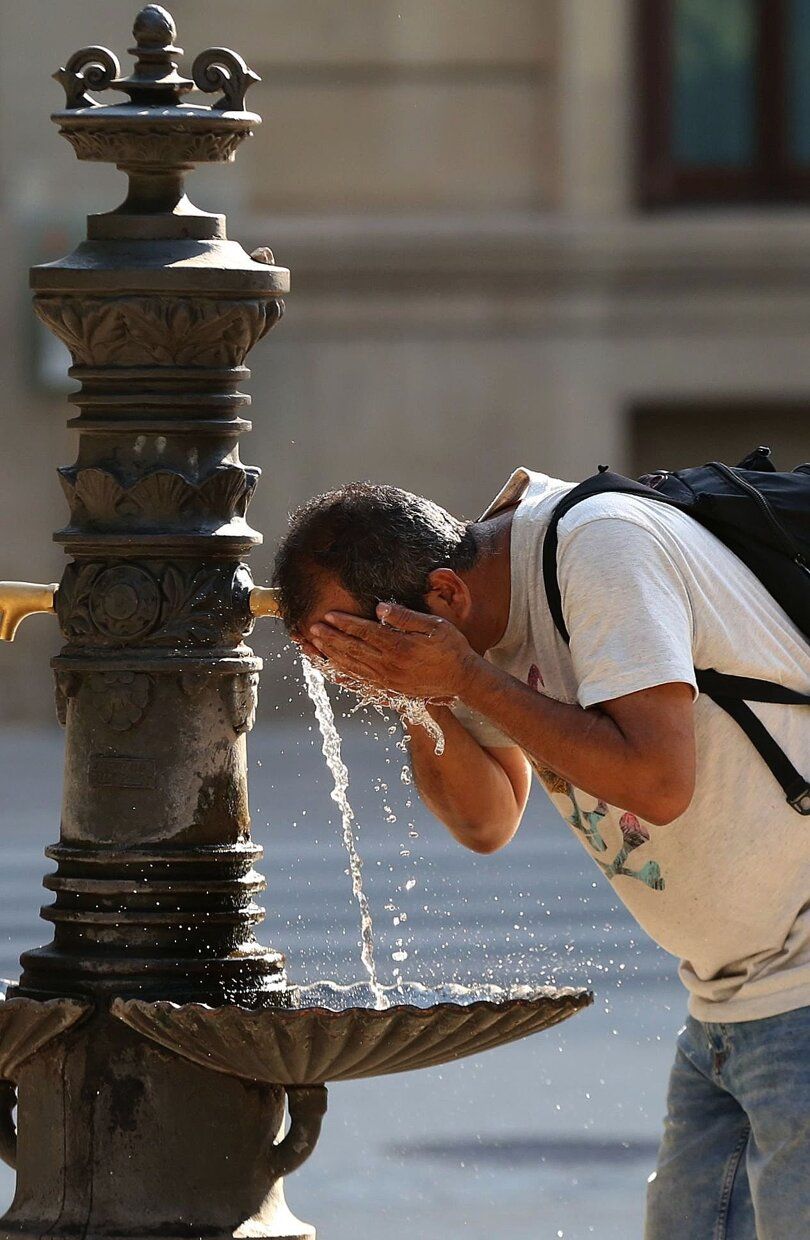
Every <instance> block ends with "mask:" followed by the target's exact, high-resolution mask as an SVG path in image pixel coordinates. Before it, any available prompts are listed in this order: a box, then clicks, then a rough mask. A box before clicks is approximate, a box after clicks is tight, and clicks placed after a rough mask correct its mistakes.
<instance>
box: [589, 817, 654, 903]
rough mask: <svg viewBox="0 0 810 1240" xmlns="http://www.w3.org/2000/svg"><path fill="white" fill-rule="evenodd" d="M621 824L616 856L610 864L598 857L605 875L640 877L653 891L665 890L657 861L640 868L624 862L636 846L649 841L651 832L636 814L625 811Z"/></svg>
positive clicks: (609, 876)
mask: <svg viewBox="0 0 810 1240" xmlns="http://www.w3.org/2000/svg"><path fill="white" fill-rule="evenodd" d="M619 826H620V828H621V832H622V839H623V840H624V843H623V844H622V846H621V848H620V849H619V851H618V852H617V853H616V856H615V857H614V858H613V860H612V862H611V863H610V865H604V864H603V862H601V861H599V860H598V859H597V861H596V864H597V865H598V866H599V869H600V870H601V871H602V873H603V874H604V875H605V877H606V878H615V877H616V875H617V874H623V875H624V876H625V878H638V879H640V880H641V882H642V883H646V884H647V886H648V887H652V889H653V891H663V890H664V887H665V883H664V879H663V877H662V876H661V867H660V865H659V864H658V862H657V861H647V862H645V864H644V865H643V866H642V867H641V869H640V870H630V869H628V868H627V866H626V865H625V864H624V863H625V861H626V860H627V858H628V857H629V855H630V853H631V852H632V851H633V849H634V848H641V845H642V844H646V843H648V842H649V839H650V833H649V831H648V830H647V828H646V827H645V826H643V825H642V824H641V823H640V822H639V820H638V818H636V816H635V814H631V813H625V814H622V816H621V818H620V819H619Z"/></svg>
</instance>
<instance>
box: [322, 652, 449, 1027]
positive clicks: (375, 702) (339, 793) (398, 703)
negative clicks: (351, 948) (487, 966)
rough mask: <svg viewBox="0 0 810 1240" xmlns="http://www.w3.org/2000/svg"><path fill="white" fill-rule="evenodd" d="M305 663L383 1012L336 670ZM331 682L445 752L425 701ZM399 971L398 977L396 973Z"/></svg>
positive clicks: (385, 1002)
mask: <svg viewBox="0 0 810 1240" xmlns="http://www.w3.org/2000/svg"><path fill="white" fill-rule="evenodd" d="M301 665H302V667H303V671H304V684H305V686H306V690H307V693H308V695H309V698H310V700H311V702H312V704H313V706H314V708H315V717H316V719H317V721H318V728H319V729H320V733H321V740H322V753H323V756H324V758H325V759H326V765H327V766H328V767H329V770H330V772H331V775H332V780H333V785H334V786H333V788H332V792H331V794H330V795H331V797H332V800H333V801H334V802H335V804H336V805H337V807H338V809H339V810H340V815H341V820H342V829H343V843H344V845H345V846H346V852H347V854H348V857H349V873H350V875H351V880H352V893H353V895H354V898H355V899H356V901H357V904H358V906H359V909H360V959H361V960H362V962H363V967H364V969H365V970H366V973H367V974H368V978H369V985H370V988H371V993H372V995H373V996H374V1002H375V1007H377V1008H378V1009H384V1008H387V1007H389V1006H390V1000H389V999H388V996H387V995H386V993H385V990H384V989H383V987H382V986H381V984H380V981H379V978H378V977H377V966H376V963H375V960H374V926H373V921H372V916H371V908H370V906H369V902H368V897H367V896H366V893H365V892H364V890H363V860H362V858H361V856H360V853H359V851H358V848H357V837H356V834H355V816H354V810H353V809H352V807H351V804H350V802H349V796H348V792H349V771H348V767H347V766H346V763H345V762H344V761H343V756H342V752H341V744H340V733H339V732H338V729H337V724H336V723H335V716H334V712H333V710H332V703H331V702H330V701H329V694H328V692H327V689H326V680H325V677H324V672H326V673H327V674H329V673H330V672H331V671H332V669H331V668H330V667H329V665H328V663H326V661H324V662H323V666H321V665H320V663H319V664H318V665H316V663H315V662H314V661H313V660H311V659H308V658H307V656H306V655H302V656H301ZM332 678H333V679H335V680H336V681H337V683H338V684H340V686H341V688H343V689H348V690H350V691H351V692H353V693H354V694H355V695H356V696H357V697H358V698H359V699H360V701H359V705H371V706H374V707H375V708H376V709H377V710H380V711H382V710H385V709H392V710H397V711H399V713H400V714H401V716H402V718H403V721H404V722H406V723H407V725H409V726H413V725H414V724H415V725H417V726H419V727H423V728H425V729H426V731H427V732H428V733H429V735H430V736H431V738H432V740H433V742H434V744H435V747H436V753H437V754H440V753H442V752H443V751H444V734H443V732H442V730H441V728H440V727H439V725H438V723H436V721H435V719H433V717H432V715H431V714H430V713H429V711H428V709H427V703H426V702H420V701H418V700H416V699H411V698H400V697H396V698H394V697H391V696H390V695H386V694H383V693H381V692H379V691H377V690H376V689H374V688H373V687H371V686H368V685H363V684H362V682H351V683H349V682H348V681H347V680H346V678H345V677H340V678H338V677H336V676H334V675H333V676H332ZM406 769H407V768H406ZM402 855H403V856H408V855H409V854H408V853H407V851H406V852H404V853H402ZM407 954H408V953H407V952H405V951H398V952H395V953H394V959H395V960H405V959H407ZM396 972H397V974H399V970H398V969H397V971H396Z"/></svg>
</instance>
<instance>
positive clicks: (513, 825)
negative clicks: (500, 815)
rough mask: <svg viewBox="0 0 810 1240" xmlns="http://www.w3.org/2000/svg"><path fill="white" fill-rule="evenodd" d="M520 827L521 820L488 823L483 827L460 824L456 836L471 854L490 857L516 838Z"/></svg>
mask: <svg viewBox="0 0 810 1240" xmlns="http://www.w3.org/2000/svg"><path fill="white" fill-rule="evenodd" d="M519 825H520V820H519V819H518V820H517V821H516V822H503V823H491V822H488V823H486V824H484V825H483V826H473V825H472V824H460V825H459V826H458V827H457V829H456V832H455V834H456V838H457V839H459V840H460V841H461V843H462V844H463V845H464V847H465V848H468V849H469V850H470V852H474V853H479V854H480V855H481V856H490V855H491V854H492V853H496V852H499V851H500V849H502V848H505V847H506V845H507V844H508V843H509V841H510V840H511V839H513V838H514V836H515V832H516V831H517V829H518V827H519Z"/></svg>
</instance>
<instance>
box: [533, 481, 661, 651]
mask: <svg viewBox="0 0 810 1240" xmlns="http://www.w3.org/2000/svg"><path fill="white" fill-rule="evenodd" d="M610 492H613V493H615V494H619V495H640V496H642V497H643V498H644V499H654V500H657V501H658V502H659V503H661V504H669V505H670V507H674V508H678V507H680V505H679V504H678V502H677V501H676V500H672V499H670V498H669V497H668V496H666V495H661V494H660V493H659V492H658V491H654V490H653V488H652V487H648V486H645V484H644V483H643V482H636V481H635V479H634V478H625V477H623V476H622V475H621V474H614V473H612V472H611V471H610V470H608V469H600V471H599V473H598V474H593V475H592V476H591V477H590V478H586V479H585V481H584V482H580V483H579V485H578V486H575V487H574V488H573V489H572V490H571V491H568V492H566V494H565V495H564V496H563V497H562V499H561V500H560V501H559V503H558V504H556V505H555V507H554V511H553V512H552V514H551V520H550V521H549V523H548V528H547V529H546V533H545V537H544V539H543V585H544V586H545V591H546V599H547V601H548V609H549V611H550V612H551V618H552V620H553V621H554V627H555V628H556V630H557V632H558V633H559V635H560V637H561V638H562V639H563V641H564V642H565V644H566V645H568V644H569V643H570V640H571V635H570V633H569V632H568V627H567V625H566V623H565V616H564V615H563V609H562V596H561V595H560V583H559V581H558V579H557V541H558V538H557V526H558V525H559V523H560V521H561V520H562V518H563V517H564V516H565V514H566V513H567V512H570V511H571V509H572V508H575V507H576V505H577V504H581V503H582V501H583V500H585V499H590V497H591V496H592V495H604V494H606V493H610Z"/></svg>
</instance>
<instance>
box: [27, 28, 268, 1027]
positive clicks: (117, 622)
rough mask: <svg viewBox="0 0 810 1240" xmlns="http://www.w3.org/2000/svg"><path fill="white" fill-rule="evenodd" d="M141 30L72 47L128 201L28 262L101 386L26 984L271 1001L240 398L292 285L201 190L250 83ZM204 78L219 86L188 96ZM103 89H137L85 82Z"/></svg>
mask: <svg viewBox="0 0 810 1240" xmlns="http://www.w3.org/2000/svg"><path fill="white" fill-rule="evenodd" d="M133 33H134V36H135V40H136V47H135V48H133V49H132V51H133V54H134V55H135V56H136V58H137V59H136V63H135V67H134V70H133V72H132V74H131V75H130V76H129V77H122V76H121V74H120V70H119V66H118V63H117V61H116V59H115V57H114V56H113V55H112V53H110V52H108V51H106V50H105V49H103V48H96V47H92V48H87V49H85V50H83V51H80V52H77V53H76V54H75V55H74V56H72V57H71V58H70V60H69V61H68V62H67V65H66V67H65V68H64V69H62V70H60V72H59V73H58V74H57V75H56V77H57V78H58V79H59V80H60V82H61V83H62V85H63V86H64V87H65V90H66V94H67V106H66V107H65V109H64V110H62V111H61V112H57V113H56V114H55V115H54V118H53V119H54V121H56V123H57V124H58V125H59V130H60V133H61V134H62V135H63V136H64V137H65V138H66V139H67V140H68V141H69V142H70V144H71V145H72V147H73V148H74V150H75V152H76V154H77V156H78V157H79V159H82V160H93V161H102V162H107V163H115V164H117V166H118V167H119V168H120V169H121V170H122V171H124V172H126V173H127V175H128V176H129V193H128V195H127V197H126V200H125V201H124V202H123V203H122V204H121V206H120V207H118V208H117V209H116V210H114V211H110V212H108V213H107V214H104V215H95V216H91V217H90V219H89V220H88V235H87V240H86V241H83V242H82V243H81V244H80V245H79V246H78V247H77V249H76V250H75V251H74V252H73V253H72V254H70V255H68V256H67V257H66V258H63V259H60V260H59V261H57V262H53V263H48V264H46V265H44V266H41V267H35V268H34V269H33V271H32V273H31V283H32V287H33V289H34V292H35V297H34V306H35V309H36V312H37V314H38V315H39V317H40V318H41V319H42V321H43V322H44V323H45V324H46V326H48V327H49V328H50V329H51V330H52V331H53V332H55V334H56V335H57V336H59V337H60V338H61V339H62V340H63V341H64V342H65V344H66V345H67V346H68V348H69V350H70V352H71V355H72V358H73V363H74V364H73V367H72V369H71V375H72V376H73V377H74V378H75V379H77V380H78V381H79V383H80V384H81V387H80V389H79V391H78V392H76V394H75V395H73V396H71V398H70V399H71V400H72V402H73V403H74V404H75V405H76V406H77V407H78V410H79V414H78V416H77V417H75V418H74V419H73V420H72V421H71V422H70V423H69V425H70V426H72V427H74V428H75V429H76V431H78V436H79V448H78V457H77V460H76V463H75V464H74V465H70V466H68V467H66V468H64V469H60V471H59V476H60V481H61V483H62V486H63V488H64V491H65V494H66V496H67V500H68V503H69V505H70V519H69V521H68V523H67V525H66V527H65V528H64V529H63V530H61V531H60V532H59V533H58V534H57V535H56V539H57V541H58V542H60V543H61V544H62V545H63V546H64V548H65V551H66V552H67V554H68V555H69V556H70V557H71V558H70V561H69V563H68V565H67V568H66V569H65V573H64V576H63V578H62V581H61V582H60V584H59V588H58V592H57V594H56V610H57V614H58V617H59V623H60V626H61V630H62V633H63V636H64V638H65V642H66V645H65V646H64V648H63V650H62V652H61V654H60V655H59V656H58V658H57V659H56V660H55V661H54V668H55V674H56V697H57V710H58V712H59V717H60V719H61V721H62V722H63V723H64V724H65V725H66V729H67V731H66V744H67V754H66V764H65V786H64V805H63V813H62V830H61V839H60V842H59V844H57V845H56V846H54V847H53V848H52V849H51V850H49V855H50V856H51V857H52V859H53V860H54V861H55V862H56V863H57V872H56V874H55V875H53V876H51V877H49V878H48V879H47V880H46V886H47V887H48V888H49V889H50V890H51V891H53V892H55V895H56V899H55V902H54V903H53V904H52V905H51V906H50V907H49V908H47V909H46V910H44V913H43V916H45V917H46V919H47V920H49V921H51V922H53V924H54V939H53V943H52V944H51V945H50V946H49V947H45V948H42V949H40V950H38V951H33V952H28V953H26V955H25V956H24V958H23V968H24V972H23V976H22V979H21V982H20V991H19V993H20V994H25V995H31V996H37V997H40V996H47V995H65V994H78V995H81V994H85V993H92V994H99V993H101V992H114V993H115V994H118V995H120V994H133V995H134V994H139V995H150V994H154V995H159V996H160V997H161V998H169V997H172V998H177V999H192V998H193V999H196V1000H199V1001H205V1002H213V1003H216V1002H221V1001H222V1000H223V999H225V998H226V997H227V998H229V999H233V1000H235V1001H237V1002H251V1003H253V1002H256V1001H257V1000H258V999H260V998H261V997H262V996H267V995H268V994H271V993H272V992H273V991H274V990H277V989H278V987H279V985H280V983H281V982H282V980H283V968H284V961H283V958H282V957H281V956H280V955H279V954H278V953H277V952H275V951H272V950H270V949H267V948H263V947H260V946H259V945H258V943H257V942H256V940H255V938H254V935H253V928H254V926H255V925H256V923H257V922H258V921H260V920H261V917H262V911H261V910H260V909H259V908H258V906H257V905H256V903H255V902H254V897H255V896H256V894H257V893H258V892H259V891H260V890H261V889H262V887H263V883H262V880H261V878H260V876H259V875H258V874H257V873H256V871H255V870H254V868H253V863H254V862H255V861H256V859H257V857H258V856H259V850H258V849H257V848H256V847H255V846H254V845H253V844H252V843H251V839H250V818H249V814H248V802H247V782H246V769H245V733H246V732H247V731H248V729H249V728H250V727H251V725H252V722H253V717H254V713H255V708H256V686H257V681H258V670H259V668H260V666H261V663H260V660H258V659H257V658H256V657H255V656H254V655H253V653H252V651H251V650H250V649H249V648H248V647H247V646H246V645H245V644H244V637H245V635H246V633H247V632H248V631H249V629H250V626H251V620H252V618H251V614H250V610H249V593H250V588H251V585H252V582H251V578H250V573H249V571H248V569H247V567H246V565H245V564H244V562H243V561H244V557H245V556H247V555H248V554H249V552H250V551H251V549H252V548H253V547H254V546H255V545H256V544H257V543H259V542H260V541H261V537H260V535H258V534H257V533H255V531H253V530H252V529H251V528H250V526H249V525H248V523H247V520H246V515H245V514H246V510H247V507H248V504H249V502H250V498H251V495H252V493H253V490H254V488H255V486H256V483H257V480H258V476H259V470H258V469H255V468H252V467H251V466H247V465H243V464H242V462H241V461H240V458H239V441H240V438H241V436H242V434H243V433H244V432H245V431H246V430H249V429H250V423H249V422H247V421H246V420H245V419H244V417H243V416H242V414H243V411H244V409H245V407H246V406H247V405H248V404H249V397H248V396H246V395H244V394H243V393H242V392H240V390H239V389H240V385H241V383H242V382H243V381H244V380H245V379H246V378H247V377H248V375H249V371H248V370H247V369H246V367H245V365H244V362H245V358H246V356H247V354H248V352H249V351H250V349H251V348H252V347H253V345H254V344H255V343H256V342H257V341H258V340H259V339H261V337H262V336H263V335H264V334H265V333H266V332H267V331H268V330H269V329H270V328H271V327H273V326H274V324H275V323H276V322H277V321H278V319H279V318H280V317H281V313H282V309H283V302H282V300H281V296H282V294H283V293H284V292H285V291H286V290H287V288H288V287H289V273H288V272H287V271H286V270H285V269H284V268H281V267H276V266H274V265H273V262H272V255H271V254H270V252H269V251H263V252H261V253H260V254H258V255H257V256H256V257H253V258H251V257H249V256H248V255H247V254H246V253H245V251H244V250H243V249H242V247H241V246H240V245H238V244H237V243H236V242H234V241H229V240H228V239H227V236H226V229H225V219H224V217H223V216H221V215H214V214H209V213H207V212H204V211H200V210H198V209H197V208H196V207H195V206H193V205H192V204H191V203H190V202H189V200H188V198H187V197H186V195H185V192H184V187H183V181H184V177H185V174H186V173H187V172H188V171H189V170H190V169H191V168H192V166H193V165H194V164H195V163H200V162H214V161H226V160H232V159H233V158H234V155H235V153H236V151H237V148H238V147H239V146H240V145H241V143H242V142H243V141H244V140H245V139H246V138H248V137H250V134H251V132H252V130H253V129H254V128H255V126H256V125H258V124H259V122H260V118H259V117H258V116H256V115H255V114H254V113H251V112H246V111H245V110H244V97H245V90H246V89H247V87H249V86H250V85H251V83H252V82H254V81H255V80H256V75H255V74H254V73H252V72H251V71H250V69H248V68H247V66H246V65H245V63H244V61H242V59H241V58H240V57H239V56H237V55H235V54H234V53H233V52H229V51H226V50H224V49H222V48H214V49H211V50H210V51H207V52H203V53H202V54H201V55H200V56H198V57H197V59H196V60H195V62H194V65H193V69H192V76H193V81H192V80H189V79H187V78H184V77H183V76H181V75H180V73H179V71H178V65H177V57H178V56H179V55H180V54H181V52H182V49H180V48H177V47H175V46H174V40H175V37H176V33H175V29H174V24H173V22H172V19H171V17H170V16H169V14H168V13H166V11H165V10H163V9H161V8H159V7H158V6H157V5H148V6H147V7H146V8H145V9H143V10H142V12H141V13H140V14H139V15H138V17H137V19H136V22H135V27H134V31H133ZM195 83H196V85H197V87H198V89H199V90H202V91H208V92H216V94H218V95H219V96H220V97H219V98H217V99H215V101H214V102H213V104H212V105H211V106H204V105H203V104H200V103H188V102H184V98H185V96H186V95H187V94H188V93H189V92H191V91H192V89H193V87H194V85H195ZM107 89H112V90H115V91H119V92H122V93H123V94H125V95H128V96H129V102H124V103H117V104H112V105H109V106H104V107H102V106H99V105H98V104H97V103H96V101H94V99H93V98H92V97H91V95H90V94H88V91H91V90H92V91H101V90H107ZM197 97H198V98H199V96H197Z"/></svg>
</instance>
